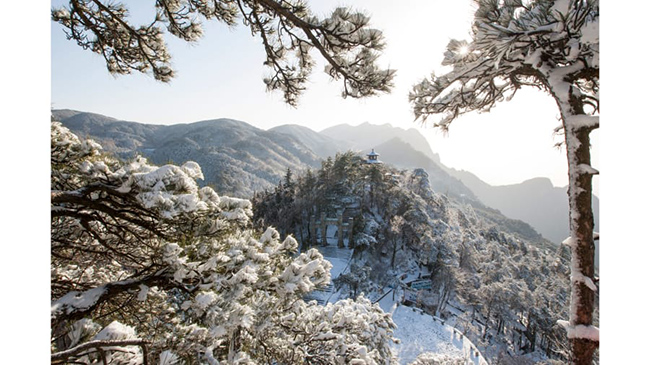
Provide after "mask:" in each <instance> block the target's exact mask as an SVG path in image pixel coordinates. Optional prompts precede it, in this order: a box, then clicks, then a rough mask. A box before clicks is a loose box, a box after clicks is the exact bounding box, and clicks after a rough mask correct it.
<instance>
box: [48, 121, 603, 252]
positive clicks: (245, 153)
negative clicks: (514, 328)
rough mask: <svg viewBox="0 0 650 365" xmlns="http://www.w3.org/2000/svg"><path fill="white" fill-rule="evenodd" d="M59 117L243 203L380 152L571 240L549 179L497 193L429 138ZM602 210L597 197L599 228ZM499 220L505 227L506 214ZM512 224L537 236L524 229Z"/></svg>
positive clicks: (559, 193) (459, 194) (385, 130)
mask: <svg viewBox="0 0 650 365" xmlns="http://www.w3.org/2000/svg"><path fill="white" fill-rule="evenodd" d="M53 116H54V117H55V118H56V119H59V120H61V121H62V123H63V124H64V125H65V126H67V127H68V128H70V129H71V130H72V131H74V132H76V133H78V134H79V135H83V136H92V137H93V138H94V139H96V140H97V141H98V142H100V143H101V144H102V146H104V148H105V149H107V150H109V151H110V152H114V153H116V154H118V155H120V156H121V157H129V156H132V155H133V154H134V153H140V154H142V155H144V156H146V157H147V158H149V159H151V160H152V161H153V162H154V163H156V164H164V163H167V162H174V163H183V162H185V161H186V160H193V161H196V162H198V163H199V164H200V165H201V166H202V167H203V169H204V173H205V181H204V184H211V185H213V186H215V187H216V188H217V189H218V190H219V191H222V192H223V193H224V194H229V195H233V196H239V197H250V196H252V194H253V193H254V192H255V191H262V190H265V189H269V188H272V187H273V186H275V184H277V182H278V181H280V180H281V179H282V177H283V176H284V174H285V172H286V170H287V168H290V169H291V170H292V171H295V172H298V171H301V170H304V169H306V168H314V167H318V166H320V161H321V160H324V159H326V158H327V157H328V156H334V155H335V154H336V153H337V152H345V151H347V150H354V151H359V152H360V153H361V154H365V153H368V152H369V151H370V150H371V149H372V148H374V149H375V151H376V152H379V153H380V159H381V160H382V161H384V162H386V163H388V164H391V165H393V166H395V167H398V168H404V169H413V168H423V169H425V170H426V171H427V172H428V173H429V178H430V182H431V186H432V188H433V189H434V190H435V191H437V192H441V193H443V194H446V195H448V196H451V197H454V198H455V199H457V200H459V201H464V202H466V203H469V204H471V205H473V206H474V207H478V208H488V207H489V208H494V209H497V210H498V211H499V212H500V213H502V214H503V215H504V216H506V217H508V218H510V219H512V220H521V221H523V222H526V223H528V224H530V225H531V226H532V227H533V228H534V229H535V230H536V231H537V232H539V233H541V235H542V236H544V238H546V239H548V240H549V241H551V242H553V243H556V244H557V243H559V242H561V241H562V240H563V239H564V238H566V237H567V236H568V227H567V222H568V216H567V214H568V209H567V204H568V203H567V196H566V189H563V188H554V187H553V186H552V185H551V184H550V182H548V181H546V180H544V179H542V178H540V179H533V180H530V181H527V182H524V183H521V184H515V185H507V186H491V185H489V184H487V183H485V182H483V181H481V180H480V179H479V178H478V177H476V176H475V175H473V174H471V173H469V172H466V171H457V170H455V169H452V168H449V167H447V166H445V165H443V164H442V163H441V162H440V159H439V156H438V155H437V154H436V153H434V152H433V151H432V149H431V146H429V144H428V142H427V141H426V139H425V138H424V137H423V136H422V135H421V134H420V133H419V132H418V131H417V130H415V129H413V128H411V129H408V130H405V129H402V128H396V127H392V126H390V125H388V124H384V125H372V124H369V123H363V124H361V125H358V126H350V125H348V124H341V125H337V126H334V127H331V128H327V129H325V130H323V131H322V132H316V131H314V130H312V129H310V128H307V127H303V126H298V125H282V126H278V127H275V128H272V129H270V130H268V131H264V130H262V129H259V128H256V127H254V126H252V125H250V124H247V123H245V122H241V121H234V120H230V119H216V120H210V121H202V122H196V123H189V124H177V125H171V126H164V125H151V124H142V123H136V122H127V121H120V120H117V119H115V118H111V117H107V116H103V115H99V114H94V113H86V112H79V111H74V110H54V111H53ZM545 181H546V183H545ZM598 203H599V202H598V198H596V197H594V219H595V222H596V227H597V226H598V221H599V217H598V206H599V204H598ZM531 207H534V209H532V208H531ZM489 208H488V209H489ZM494 217H495V219H498V220H502V221H505V220H504V218H505V217H503V216H500V215H499V214H494ZM511 225H512V226H513V227H514V226H519V228H523V229H524V230H525V231H528V232H530V230H529V229H528V228H525V226H524V225H521V224H511Z"/></svg>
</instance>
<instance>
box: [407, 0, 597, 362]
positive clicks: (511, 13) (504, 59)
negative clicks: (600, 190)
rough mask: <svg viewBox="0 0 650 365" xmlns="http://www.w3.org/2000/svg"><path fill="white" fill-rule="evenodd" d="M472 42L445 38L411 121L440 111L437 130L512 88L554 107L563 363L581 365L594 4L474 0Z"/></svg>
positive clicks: (588, 304) (589, 315)
mask: <svg viewBox="0 0 650 365" xmlns="http://www.w3.org/2000/svg"><path fill="white" fill-rule="evenodd" d="M477 6H478V8H477V11H476V14H475V18H474V25H473V27H472V41H471V42H469V43H468V42H465V41H457V40H452V41H450V42H449V45H448V47H447V52H445V58H444V61H443V64H444V65H448V66H451V67H452V68H453V69H452V71H450V72H448V73H446V74H444V75H441V76H435V75H434V76H432V77H431V78H430V79H425V80H423V81H422V82H421V83H420V84H417V85H415V86H414V88H413V91H412V92H411V94H410V100H411V102H412V105H413V110H414V113H415V115H416V118H421V119H422V120H423V121H424V120H426V119H427V117H428V116H430V115H432V114H441V115H442V118H441V119H440V120H439V121H438V122H437V123H436V124H435V125H436V126H438V127H441V128H443V129H444V130H446V129H447V128H448V127H449V125H450V123H451V122H452V121H453V120H454V119H456V118H457V117H458V116H460V115H462V114H463V113H466V112H470V111H475V110H478V111H487V110H489V109H491V108H492V107H493V106H494V105H495V104H496V103H497V102H499V101H503V100H510V99H511V98H512V97H513V96H514V94H515V93H516V92H517V90H519V89H520V88H522V87H525V86H532V87H535V88H538V89H540V90H543V91H545V92H547V93H548V94H549V95H550V96H551V97H552V98H553V99H554V100H555V102H556V103H557V106H558V110H559V112H560V118H561V121H562V125H561V126H560V127H558V128H557V131H562V132H563V133H564V137H565V140H564V144H565V147H566V153H567V161H568V171H569V210H570V215H569V216H570V228H571V237H570V238H569V239H567V240H566V241H565V242H564V244H567V245H568V246H570V248H571V251H572V260H573V263H572V265H571V267H572V268H573V271H572V274H571V285H572V299H571V306H570V308H571V310H570V316H569V321H568V322H566V321H562V322H560V323H561V324H563V325H564V326H565V328H566V330H567V334H568V337H569V340H570V342H571V347H572V356H571V357H572V358H571V361H572V362H573V363H575V364H591V362H592V358H593V353H594V351H595V349H596V348H597V347H598V341H599V336H598V329H597V328H596V327H594V326H593V322H594V317H593V314H594V307H595V304H594V300H595V296H596V291H597V287H596V285H594V273H595V272H594V271H595V266H594V251H595V246H594V235H593V234H594V233H593V227H594V222H593V212H592V206H591V195H592V185H591V182H592V176H593V175H595V174H597V173H598V171H596V170H595V169H594V168H593V167H591V158H590V143H589V135H590V132H591V131H593V130H595V129H597V128H598V127H599V117H598V114H599V94H598V90H599V70H600V68H599V34H598V25H599V3H598V1H597V0H558V1H554V0H536V1H535V0H534V1H527V2H523V1H518V0H515V1H498V0H479V1H477Z"/></svg>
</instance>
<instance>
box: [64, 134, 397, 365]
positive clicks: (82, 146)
mask: <svg viewBox="0 0 650 365" xmlns="http://www.w3.org/2000/svg"><path fill="white" fill-rule="evenodd" d="M51 136H52V140H51V143H52V144H51V147H52V150H51V151H52V154H51V161H52V180H51V189H52V192H51V211H52V213H51V216H52V229H51V233H52V242H51V287H52V307H51V330H52V337H51V338H52V355H51V358H52V363H57V364H61V363H71V362H76V363H79V362H84V363H97V362H101V361H104V363H107V362H108V361H111V360H113V361H116V362H119V363H123V364H142V363H151V362H152V361H153V362H157V361H158V360H159V361H160V363H166V364H169V363H175V361H177V360H182V361H184V362H185V363H209V364H220V363H233V364H235V363H242V364H243V363H256V362H261V363H283V364H302V363H320V364H338V363H351V362H355V361H356V363H360V364H361V363H363V364H384V363H386V362H391V353H390V349H389V347H388V344H389V342H390V340H391V333H392V330H393V329H394V324H393V322H392V320H391V317H390V315H388V314H386V313H384V312H383V311H382V310H381V309H380V308H379V306H378V305H376V304H374V305H373V304H372V303H371V302H370V301H369V300H367V299H365V298H363V297H360V298H357V299H356V300H346V301H342V302H338V303H334V304H328V305H327V306H325V307H323V306H319V305H316V304H315V302H312V303H306V302H304V301H303V300H302V297H303V296H304V295H305V294H306V293H308V292H310V291H311V290H313V289H314V288H316V287H317V286H319V285H324V284H326V283H327V282H329V280H330V274H329V269H330V267H331V264H330V263H329V262H327V261H326V260H324V259H323V257H322V255H321V254H320V253H318V251H316V250H308V251H306V252H303V253H300V254H297V253H296V251H297V242H296V240H295V239H293V238H292V237H291V236H288V237H286V238H285V239H284V240H280V235H279V234H278V232H277V231H276V230H274V229H273V228H268V229H266V230H265V231H263V232H262V231H257V230H254V229H253V228H252V227H251V223H250V219H251V217H252V211H251V203H250V202H249V201H248V200H243V199H235V198H229V197H226V196H219V195H217V193H216V192H214V191H213V190H212V189H211V188H209V187H203V188H199V187H198V185H197V183H196V179H198V178H202V172H201V169H200V167H199V166H198V165H197V164H196V163H193V162H186V163H184V164H183V165H181V166H175V165H165V166H160V167H158V166H153V165H150V164H149V163H147V162H146V161H145V160H144V159H142V158H136V159H134V160H133V161H131V162H128V163H127V162H121V161H119V160H117V159H115V158H113V157H111V156H107V155H105V154H103V153H102V152H101V147H100V146H99V145H98V144H97V143H95V142H93V141H91V140H80V139H79V138H78V137H77V136H75V135H74V134H72V133H71V132H70V131H69V130H67V129H66V128H64V127H62V126H61V125H60V124H59V123H57V122H52V134H51Z"/></svg>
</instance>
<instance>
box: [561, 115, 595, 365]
mask: <svg viewBox="0 0 650 365" xmlns="http://www.w3.org/2000/svg"><path fill="white" fill-rule="evenodd" d="M574 105H575V104H574ZM574 110H575V108H574ZM576 114H578V113H576ZM571 117H575V115H573V116H571ZM563 120H564V132H565V141H566V147H567V158H568V164H569V189H568V195H569V221H570V228H571V238H570V239H569V240H568V241H565V243H566V244H568V245H569V247H570V248H571V308H570V318H569V328H575V326H579V325H582V326H587V327H590V326H592V324H593V312H594V300H595V294H596V293H595V292H594V289H592V288H593V287H594V285H593V279H594V274H595V265H594V259H595V255H594V254H595V245H594V236H593V231H594V219H593V211H592V205H591V195H592V186H591V180H592V175H593V174H594V172H593V171H592V170H591V155H590V151H589V148H590V144H589V133H590V132H591V130H592V128H588V127H579V126H576V125H573V124H572V123H570V122H569V123H567V120H566V118H563ZM590 286H591V287H592V288H590ZM572 337H573V338H572ZM569 339H570V344H571V352H572V355H571V362H572V363H573V364H591V363H592V360H593V353H594V351H595V350H596V348H597V347H598V342H595V341H593V340H591V339H587V338H578V337H574V336H571V333H569Z"/></svg>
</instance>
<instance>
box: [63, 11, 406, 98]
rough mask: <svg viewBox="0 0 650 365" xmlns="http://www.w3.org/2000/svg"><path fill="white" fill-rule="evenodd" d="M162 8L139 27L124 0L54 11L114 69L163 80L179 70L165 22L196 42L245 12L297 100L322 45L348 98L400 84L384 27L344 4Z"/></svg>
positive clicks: (277, 78)
mask: <svg viewBox="0 0 650 365" xmlns="http://www.w3.org/2000/svg"><path fill="white" fill-rule="evenodd" d="M152 2H153V1H152ZM155 8H156V14H155V17H152V22H151V23H150V24H147V25H142V26H136V25H134V24H132V23H131V22H130V19H129V17H128V15H129V11H128V8H127V7H126V6H125V5H124V4H122V3H119V2H114V1H106V0H70V2H69V5H67V6H63V7H60V8H58V9H53V10H52V20H54V21H56V22H58V23H60V24H62V25H63V26H64V28H65V31H66V35H67V37H68V38H69V39H71V40H74V41H75V42H77V44H79V45H80V46H81V47H82V48H84V49H89V50H91V51H92V52H95V53H98V54H100V55H102V56H103V57H104V59H105V60H106V66H107V68H108V71H109V72H110V73H112V74H118V75H119V74H130V73H131V72H133V71H138V72H145V73H147V72H151V73H152V74H153V76H154V78H155V79H156V80H159V81H162V82H168V81H170V80H171V79H172V78H173V77H174V70H173V69H172V67H171V55H170V54H169V52H168V50H167V46H166V44H165V42H164V38H163V35H164V33H165V29H166V30H167V32H169V33H170V34H171V35H173V36H175V37H177V38H179V39H182V40H184V41H186V42H190V43H193V42H196V41H197V40H198V39H199V38H201V36H202V35H203V28H202V22H201V20H202V19H205V20H216V21H219V22H222V23H225V24H227V25H229V26H235V25H236V24H237V23H238V21H239V20H240V19H241V20H242V23H243V24H244V25H245V26H247V27H248V28H250V30H251V33H252V35H254V36H259V37H260V39H261V40H262V44H263V46H264V51H265V52H266V60H265V62H264V65H265V66H267V67H269V68H270V69H271V74H270V76H269V77H267V78H265V79H264V83H265V84H266V86H267V89H268V90H280V91H282V92H283V94H284V100H285V102H286V103H288V104H290V105H294V106H295V105H297V103H298V97H299V96H300V94H301V93H302V92H303V91H304V90H305V84H306V82H307V80H308V78H309V75H310V74H311V71H312V69H313V67H314V65H315V62H314V59H313V58H312V53H313V52H314V50H315V51H316V52H317V53H318V54H320V55H321V56H322V57H323V58H324V60H325V61H326V62H327V67H326V69H325V72H326V73H327V74H328V75H329V76H330V77H332V78H333V79H334V80H340V79H342V80H343V91H342V95H343V97H348V96H349V97H353V98H360V97H366V96H371V95H376V94H377V93H381V92H389V91H390V89H391V88H392V86H393V84H392V79H393V76H394V74H395V71H394V70H390V69H381V68H380V67H379V66H378V65H377V58H378V54H379V52H381V51H382V50H383V48H384V37H383V34H382V32H381V31H379V30H377V29H374V28H371V27H370V26H369V22H370V18H369V17H368V16H366V15H364V14H363V13H360V12H354V11H351V10H350V9H347V8H343V7H340V8H337V9H335V10H334V11H332V13H331V14H330V15H329V16H328V17H325V18H319V17H318V16H316V15H315V14H313V13H312V12H311V11H310V9H309V7H308V6H307V3H306V2H305V1H302V0H289V1H286V0H285V1H276V0H241V1H230V0H216V1H210V0H158V1H155Z"/></svg>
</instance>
